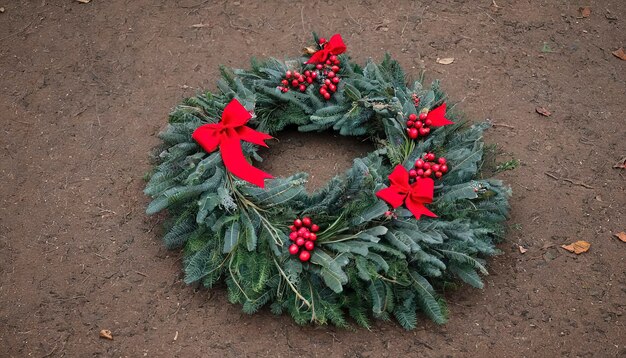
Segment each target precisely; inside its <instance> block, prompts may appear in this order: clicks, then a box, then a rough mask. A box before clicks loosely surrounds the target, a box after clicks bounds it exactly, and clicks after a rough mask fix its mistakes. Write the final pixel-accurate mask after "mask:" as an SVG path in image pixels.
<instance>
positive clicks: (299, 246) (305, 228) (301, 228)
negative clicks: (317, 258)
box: [289, 217, 320, 262]
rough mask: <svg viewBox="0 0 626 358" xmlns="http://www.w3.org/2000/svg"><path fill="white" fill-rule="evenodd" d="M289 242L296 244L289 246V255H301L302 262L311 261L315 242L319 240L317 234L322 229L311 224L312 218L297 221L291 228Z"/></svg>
mask: <svg viewBox="0 0 626 358" xmlns="http://www.w3.org/2000/svg"><path fill="white" fill-rule="evenodd" d="M289 229H290V230H291V233H289V240H291V241H293V242H295V243H294V244H291V246H289V253H290V254H292V255H298V253H299V254H300V255H299V257H300V261H303V262H304V261H309V259H310V258H311V251H313V249H314V248H315V240H317V234H316V232H318V231H319V229H320V227H319V226H317V225H315V224H313V223H312V222H311V218H308V217H303V218H302V220H300V219H296V220H294V221H293V225H291V226H290V227H289Z"/></svg>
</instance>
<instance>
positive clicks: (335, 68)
mask: <svg viewBox="0 0 626 358" xmlns="http://www.w3.org/2000/svg"><path fill="white" fill-rule="evenodd" d="M331 61H332V60H331ZM330 69H331V70H332V71H333V72H335V73H337V72H339V66H337V65H334V66H333V67H331V68H330Z"/></svg>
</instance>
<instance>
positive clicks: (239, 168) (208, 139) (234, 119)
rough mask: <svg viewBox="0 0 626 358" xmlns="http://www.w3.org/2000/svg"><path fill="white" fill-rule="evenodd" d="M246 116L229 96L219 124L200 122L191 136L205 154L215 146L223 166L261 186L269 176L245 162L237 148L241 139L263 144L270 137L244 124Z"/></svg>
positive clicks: (239, 147) (247, 115) (246, 113)
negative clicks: (201, 123) (203, 123)
mask: <svg viewBox="0 0 626 358" xmlns="http://www.w3.org/2000/svg"><path fill="white" fill-rule="evenodd" d="M250 118H252V116H251V115H250V113H248V111H247V110H246V109H245V108H244V106H242V105H241V103H239V101H237V100H236V99H233V100H232V101H230V103H229V104H228V105H227V106H226V108H224V112H223V113H222V120H221V121H220V122H219V123H215V124H205V125H202V126H200V127H198V128H196V130H195V131H194V132H193V134H192V135H191V137H192V138H193V139H195V140H196V142H198V144H200V146H201V147H202V148H204V150H206V151H207V152H209V153H210V152H212V151H214V150H216V149H217V147H218V146H219V147H220V153H221V154H222V160H223V161H224V166H225V167H226V169H228V170H229V171H230V172H231V173H233V174H234V175H235V176H237V177H239V178H241V179H243V180H245V181H247V182H250V183H252V184H255V185H258V186H260V187H261V188H263V187H264V185H265V183H264V182H263V180H265V179H267V178H273V176H271V175H270V174H268V173H266V172H264V171H262V170H260V169H258V168H255V167H253V166H252V165H250V163H248V161H247V160H246V157H245V156H244V155H243V151H242V150H241V141H242V140H244V141H246V142H250V143H254V144H257V145H262V146H264V147H267V144H265V142H264V140H266V139H271V138H272V137H271V136H270V135H268V134H265V133H261V132H257V131H255V130H254V129H252V128H250V127H246V126H245V124H246V123H248V120H249V119H250Z"/></svg>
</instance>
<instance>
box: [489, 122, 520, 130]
mask: <svg viewBox="0 0 626 358" xmlns="http://www.w3.org/2000/svg"><path fill="white" fill-rule="evenodd" d="M491 125H492V126H494V127H504V128H511V129H515V127H513V126H510V125H508V124H501V123H491Z"/></svg>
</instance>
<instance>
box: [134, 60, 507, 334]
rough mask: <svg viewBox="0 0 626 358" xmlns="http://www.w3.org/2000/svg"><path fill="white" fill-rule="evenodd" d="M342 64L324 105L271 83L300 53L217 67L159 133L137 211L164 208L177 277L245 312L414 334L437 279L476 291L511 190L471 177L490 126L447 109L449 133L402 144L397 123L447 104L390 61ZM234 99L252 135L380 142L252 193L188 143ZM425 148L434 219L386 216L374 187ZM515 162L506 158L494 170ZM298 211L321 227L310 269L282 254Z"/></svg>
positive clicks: (433, 309) (437, 306)
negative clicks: (327, 168) (285, 133)
mask: <svg viewBox="0 0 626 358" xmlns="http://www.w3.org/2000/svg"><path fill="white" fill-rule="evenodd" d="M340 59H341V61H342V69H341V71H340V73H339V75H340V76H341V82H340V84H339V86H338V88H339V90H338V91H337V92H336V93H335V94H334V95H333V97H332V99H331V100H330V101H325V100H324V99H323V98H322V97H321V96H320V95H319V93H318V92H317V91H316V89H315V88H314V86H310V87H309V88H308V89H307V90H306V91H305V92H298V91H288V92H287V93H282V92H281V91H279V90H278V89H277V86H278V84H279V83H280V81H281V80H282V78H283V76H284V73H285V71H286V70H288V69H291V70H298V71H303V70H305V69H307V68H308V67H306V66H304V65H302V63H303V62H304V61H303V59H297V60H293V61H286V62H282V61H279V60H275V59H269V60H264V61H260V60H256V59H253V60H252V63H251V68H250V69H245V70H244V69H229V68H225V67H222V68H221V69H220V73H221V79H220V80H219V81H218V89H219V91H218V92H217V93H209V92H206V93H200V94H198V95H197V96H195V97H192V98H188V99H186V100H184V101H183V103H182V104H180V105H179V106H177V107H176V108H175V109H174V111H173V112H172V113H171V114H170V118H169V124H168V126H167V128H166V129H165V130H164V131H163V132H162V133H161V134H160V135H159V137H160V138H161V140H162V142H163V143H162V145H161V146H160V147H159V150H158V151H155V158H154V160H155V162H156V163H157V165H156V167H155V169H154V170H153V171H152V172H151V173H150V176H149V178H148V183H147V185H146V189H145V193H146V195H149V196H150V197H152V198H153V201H152V202H151V203H150V204H149V206H148V208H147V212H148V214H154V213H157V212H159V211H162V210H167V211H168V213H169V217H170V218H171V219H170V220H168V221H167V222H166V227H167V229H166V230H165V233H164V238H163V239H164V241H165V244H166V246H167V247H168V248H181V247H182V248H184V256H185V259H184V271H185V282H186V283H189V284H191V283H194V282H199V283H201V284H203V285H204V286H206V287H212V286H213V285H215V284H216V283H219V282H224V283H225V284H226V287H227V289H228V298H229V300H230V301H231V302H233V303H237V304H241V305H242V308H243V311H244V312H246V313H249V314H252V313H254V312H257V311H258V310H259V309H260V308H261V307H263V306H265V305H268V306H269V307H270V309H271V311H272V312H273V313H275V314H284V313H288V314H290V315H291V316H292V317H293V319H294V320H295V322H297V323H298V324H309V323H315V324H334V325H337V326H341V327H345V326H347V325H348V321H347V320H346V319H347V317H350V318H351V319H352V320H353V322H355V323H357V324H358V325H360V326H362V327H365V328H369V327H370V324H371V323H370V322H371V321H370V320H371V318H372V317H373V318H376V319H381V320H389V319H391V318H392V317H393V318H395V319H396V320H397V321H398V323H399V324H400V325H401V326H402V327H404V328H406V329H413V328H415V326H416V325H417V319H418V312H420V311H421V312H422V313H423V314H425V315H426V316H428V317H429V318H430V319H432V320H433V321H435V322H437V323H444V322H445V321H446V319H447V310H446V307H445V304H444V302H443V300H442V299H441V298H440V297H439V296H438V295H437V292H436V291H435V289H434V288H433V285H435V286H436V287H440V286H441V285H443V284H445V283H448V282H451V280H452V279H458V280H461V281H463V282H466V283H467V284H469V285H472V286H474V287H478V288H482V287H483V282H482V280H481V276H480V275H486V274H487V270H486V268H485V261H484V259H483V258H485V257H487V256H490V255H494V254H496V253H497V249H496V248H495V245H494V243H495V242H496V241H497V240H499V239H500V238H501V237H502V235H503V231H504V229H503V226H502V222H503V221H504V220H506V218H507V216H508V210H509V205H508V198H509V196H510V189H509V188H507V187H505V186H504V185H503V184H502V182H500V181H498V180H492V179H486V178H483V175H484V173H482V172H481V171H480V170H481V165H482V164H483V161H484V158H483V156H484V152H485V146H484V143H483V131H484V130H485V129H487V128H488V125H487V124H475V125H471V126H468V125H465V124H464V121H463V120H462V117H461V114H460V113H458V112H457V111H456V109H455V108H454V105H449V106H448V113H447V114H446V116H447V117H448V118H450V119H451V120H453V121H454V122H456V124H455V125H450V126H446V127H442V128H437V129H434V130H433V131H432V132H431V134H430V135H429V136H428V137H427V138H426V139H425V140H420V141H417V142H415V141H410V140H408V139H407V137H406V132H405V124H404V123H405V118H406V116H408V115H409V114H410V113H419V112H420V111H421V110H422V109H424V108H427V109H431V108H433V107H435V106H437V105H440V104H441V103H443V102H444V101H445V100H446V94H445V93H444V92H443V91H442V90H441V88H440V86H439V83H438V82H434V83H433V84H432V85H431V86H430V88H426V87H425V86H424V85H423V84H422V82H421V81H415V82H413V83H411V84H410V85H409V84H407V83H406V75H405V73H404V71H403V70H402V68H401V67H400V65H399V64H398V62H396V61H395V60H393V59H392V58H391V57H390V56H389V55H386V56H385V57H384V59H383V61H382V62H381V63H378V64H377V63H374V62H373V61H368V62H367V63H366V64H365V65H364V66H363V67H361V66H359V65H357V64H355V63H353V62H351V61H350V59H349V58H348V57H347V56H345V55H341V56H340ZM414 95H415V96H417V97H419V98H420V103H419V105H418V106H417V107H416V106H415V104H414V100H413V96H414ZM232 98H237V99H238V100H239V101H240V102H241V103H242V104H243V105H244V106H245V107H246V108H247V109H248V110H250V111H253V112H254V116H253V118H252V119H251V120H250V122H249V123H248V125H249V126H251V127H252V128H255V129H257V130H260V131H265V132H269V133H270V134H273V133H276V132H279V131H281V130H283V129H284V128H286V127H288V126H293V127H297V128H298V129H299V130H300V131H325V130H334V131H337V132H339V133H340V134H341V135H350V136H366V137H368V138H371V140H372V141H373V142H374V143H375V144H376V146H377V148H376V150H375V151H374V152H372V153H370V154H369V155H367V156H366V157H364V158H356V159H355V160H354V162H353V165H352V167H351V168H350V169H349V170H348V171H346V173H344V174H343V175H341V176H337V177H335V178H333V179H331V180H330V181H329V182H328V183H327V185H326V186H324V187H323V188H321V189H320V190H318V191H316V192H313V193H308V192H307V191H306V189H305V187H304V184H305V183H306V180H307V175H306V174H304V173H298V174H295V175H293V176H291V177H288V178H276V179H271V180H266V182H265V188H263V189H262V188H259V187H256V186H254V185H251V184H249V183H246V182H243V181H241V180H239V179H237V178H235V177H233V176H232V175H231V174H230V173H228V171H227V170H226V169H225V168H224V164H223V163H222V159H221V156H220V154H219V153H218V152H213V153H206V152H204V151H203V150H202V149H201V148H200V147H199V146H198V145H197V144H196V143H195V142H194V141H193V140H192V138H191V134H192V133H193V131H194V130H195V129H196V128H197V127H198V126H200V125H202V124H206V123H215V122H217V121H219V118H220V116H221V113H222V111H223V109H224V107H225V106H226V104H227V103H228V102H229V101H230V100H231V99H232ZM242 148H243V151H244V154H245V155H246V156H247V157H248V158H251V159H252V160H260V159H261V158H260V156H259V155H258V153H257V147H256V146H254V145H252V144H249V143H243V145H242ZM426 151H433V152H435V153H436V154H437V156H445V157H446V158H447V159H448V162H449V168H450V170H449V172H448V173H447V174H446V175H445V176H444V177H443V178H441V179H440V180H437V182H436V190H435V198H434V201H433V203H432V204H430V206H429V208H430V209H431V210H433V211H434V212H435V213H437V214H438V216H439V217H438V218H435V219H431V218H422V219H420V220H415V218H413V217H412V215H411V214H410V213H409V212H408V211H407V210H406V209H403V208H399V209H398V210H396V211H395V214H396V215H397V218H395V217H387V216H385V212H386V211H387V210H389V207H388V205H387V204H386V203H385V202H383V201H382V200H380V199H378V198H377V197H376V196H375V193H376V191H378V190H380V189H381V188H383V187H385V186H386V185H388V178H387V177H388V175H389V174H390V172H391V171H392V168H393V167H394V166H395V165H397V164H403V165H405V166H406V167H407V168H408V167H409V166H410V165H412V163H413V162H414V161H415V159H416V158H418V157H420V156H421V155H422V154H423V153H424V152H426ZM516 165H517V164H516V163H513V162H512V161H511V162H506V163H503V164H502V165H501V168H502V169H501V170H508V169H511V168H513V167H515V166H516ZM305 215H308V216H311V217H312V218H313V220H314V221H315V222H316V223H317V224H318V225H320V227H321V228H322V230H321V231H320V232H319V233H318V240H317V242H316V248H315V250H314V251H313V254H312V257H311V259H310V261H309V262H305V263H302V262H300V261H299V260H298V259H297V258H296V257H295V256H292V255H290V254H289V252H288V250H287V248H288V246H289V245H290V244H291V242H290V241H289V238H288V236H287V234H288V231H289V229H288V226H289V225H290V222H291V221H292V220H293V219H294V218H295V217H297V216H300V217H301V216H305Z"/></svg>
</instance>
